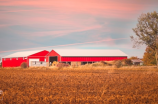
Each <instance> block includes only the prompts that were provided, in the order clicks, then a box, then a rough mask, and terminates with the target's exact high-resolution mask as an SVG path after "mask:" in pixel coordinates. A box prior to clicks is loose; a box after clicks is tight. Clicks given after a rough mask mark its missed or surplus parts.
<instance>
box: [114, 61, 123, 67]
mask: <svg viewBox="0 0 158 104" xmlns="http://www.w3.org/2000/svg"><path fill="white" fill-rule="evenodd" d="M115 66H116V67H117V68H119V67H121V66H122V63H121V61H120V60H118V61H116V62H115Z"/></svg>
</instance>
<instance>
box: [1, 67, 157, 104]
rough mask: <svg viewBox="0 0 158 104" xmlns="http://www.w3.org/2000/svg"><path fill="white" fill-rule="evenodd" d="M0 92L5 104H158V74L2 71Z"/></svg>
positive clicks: (48, 70) (155, 71) (98, 71)
mask: <svg viewBox="0 0 158 104" xmlns="http://www.w3.org/2000/svg"><path fill="white" fill-rule="evenodd" d="M41 69H42V68H41ZM0 90H3V93H4V94H3V100H2V101H0V103H2V104H3V103H18V104H21V103H26V104H29V103H36V104H46V103H55V104H59V103H63V104H69V103H72V104H75V103H77V104H85V103H89V104H96V103H98V104H108V103H109V104H131V103H158V70H157V69H152V70H149V69H141V70H127V69H124V70H116V69H115V70H103V69H102V70H84V69H83V70H72V69H71V70H64V69H63V70H54V69H49V68H46V69H44V70H40V68H39V69H38V70H37V68H36V69H34V70H33V68H32V69H31V68H30V69H24V70H21V69H20V68H14V69H11V68H10V69H9V68H8V69H6V68H5V69H4V68H1V69H0Z"/></svg>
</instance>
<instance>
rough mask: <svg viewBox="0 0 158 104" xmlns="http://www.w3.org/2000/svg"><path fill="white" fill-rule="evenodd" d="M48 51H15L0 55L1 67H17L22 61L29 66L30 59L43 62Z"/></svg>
mask: <svg viewBox="0 0 158 104" xmlns="http://www.w3.org/2000/svg"><path fill="white" fill-rule="evenodd" d="M48 53H49V51H46V50H43V51H41V50H38V51H23V52H16V53H13V54H11V55H8V56H5V57H2V67H18V66H20V65H21V63H23V62H26V63H27V64H28V66H31V61H35V62H36V61H39V62H45V60H46V59H45V56H46V55H47V54H48Z"/></svg>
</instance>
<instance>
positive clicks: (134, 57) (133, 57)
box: [129, 56, 138, 60]
mask: <svg viewBox="0 0 158 104" xmlns="http://www.w3.org/2000/svg"><path fill="white" fill-rule="evenodd" d="M129 59H131V60H133V59H138V57H137V56H132V57H130V58H129Z"/></svg>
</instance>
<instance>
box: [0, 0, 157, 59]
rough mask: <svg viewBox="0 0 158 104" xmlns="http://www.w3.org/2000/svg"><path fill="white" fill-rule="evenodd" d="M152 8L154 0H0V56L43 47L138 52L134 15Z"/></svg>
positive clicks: (139, 51) (136, 15) (136, 17)
mask: <svg viewBox="0 0 158 104" xmlns="http://www.w3.org/2000/svg"><path fill="white" fill-rule="evenodd" d="M153 11H157V12H158V0H0V42H1V43H0V52H1V53H0V57H2V56H5V55H7V54H10V53H14V52H16V51H11V50H17V51H21V49H28V50H33V49H38V47H44V48H43V49H48V50H51V49H54V48H69V49H70V48H73V49H74V48H79V49H120V50H121V51H123V52H124V53H126V54H128V55H129V57H131V56H138V57H140V58H142V57H143V53H144V51H145V46H142V47H140V48H139V49H137V48H132V45H133V43H132V42H131V40H130V36H132V35H135V33H134V32H133V31H132V28H134V27H136V24H137V19H138V17H139V16H140V15H141V14H142V13H147V12H153ZM47 46H53V47H47ZM30 48H33V49H30ZM41 49H42V48H41ZM4 51H5V52H4ZM2 52H3V53H2Z"/></svg>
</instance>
